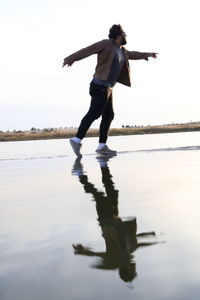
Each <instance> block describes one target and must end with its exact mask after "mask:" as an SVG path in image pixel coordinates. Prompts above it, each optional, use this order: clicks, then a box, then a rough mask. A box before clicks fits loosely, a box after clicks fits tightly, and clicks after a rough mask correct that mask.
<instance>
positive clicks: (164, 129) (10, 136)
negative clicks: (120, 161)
mask: <svg viewBox="0 0 200 300" xmlns="http://www.w3.org/2000/svg"><path fill="white" fill-rule="evenodd" d="M192 131H200V123H194V124H193V123H191V124H188V123H187V124H170V125H159V126H138V127H124V128H111V129H110V132H109V136H123V135H141V134H156V133H175V132H192ZM76 132H77V128H74V129H62V130H54V129H51V130H49V131H48V130H46V131H42V130H40V131H38V132H37V131H35V130H32V131H28V132H27V131H15V132H0V142H12V141H31V140H50V139H65V138H71V137H73V136H74V135H75V134H76ZM98 133H99V130H98V129H90V130H89V131H88V133H87V137H96V136H98Z"/></svg>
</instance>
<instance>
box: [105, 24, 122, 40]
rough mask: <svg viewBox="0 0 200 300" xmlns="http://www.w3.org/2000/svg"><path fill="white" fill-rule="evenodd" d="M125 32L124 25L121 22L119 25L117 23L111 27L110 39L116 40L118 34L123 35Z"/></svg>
mask: <svg viewBox="0 0 200 300" xmlns="http://www.w3.org/2000/svg"><path fill="white" fill-rule="evenodd" d="M123 33H124V30H123V29H122V26H121V25H120V24H118V25H116V24H115V25H113V26H112V27H111V28H110V31H109V35H108V37H109V39H113V40H115V39H116V38H117V36H118V35H121V34H123Z"/></svg>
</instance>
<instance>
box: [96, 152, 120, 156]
mask: <svg viewBox="0 0 200 300" xmlns="http://www.w3.org/2000/svg"><path fill="white" fill-rule="evenodd" d="M96 153H97V154H100V155H107V156H115V155H117V152H114V153H111V152H103V151H96Z"/></svg>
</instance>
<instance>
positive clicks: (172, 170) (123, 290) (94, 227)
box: [0, 134, 200, 300]
mask: <svg viewBox="0 0 200 300" xmlns="http://www.w3.org/2000/svg"><path fill="white" fill-rule="evenodd" d="M195 136H196V142H195V139H194V137H195ZM151 137H152V140H151ZM155 137H156V136H155V135H154V136H141V137H137V139H136V140H137V142H136V140H135V139H134V138H133V139H131V137H122V138H120V137H118V138H113V139H111V144H112V146H113V145H115V146H116V145H117V148H120V149H122V151H126V150H127V148H128V146H127V142H128V141H131V145H132V146H133V143H135V142H136V143H135V146H134V147H135V148H134V147H133V148H131V149H137V148H140V149H142V146H144V144H145V139H146V138H147V139H148V145H149V149H154V148H156V147H157V145H159V147H160V148H164V147H180V146H191V145H198V142H199V139H198V138H197V137H198V135H195V134H191V135H190V134H187V137H188V141H189V142H188V143H187V139H185V137H186V135H185V134H183V135H180V134H179V135H176V137H177V140H176V141H175V140H173V142H171V143H170V144H169V143H168V144H167V140H169V135H166V140H164V137H165V135H158V136H157V141H156V139H155ZM173 137H174V136H173ZM172 139H173V138H172ZM139 141H140V142H139ZM155 141H156V143H157V145H156V144H155V143H154V142H155ZM183 141H184V143H183ZM59 142H60V143H61V144H59ZM39 143H40V147H41V148H40V152H41V153H42V145H43V142H42V141H40V142H39ZM56 143H57V144H56V145H57V146H56V147H57V148H56V149H58V148H59V147H60V148H62V146H63V145H64V142H63V141H56ZM89 143H91V144H92V146H93V145H94V139H87V140H86V149H87V147H88V145H89ZM115 143H116V144H115ZM23 144H24V143H22V144H21V145H22V146H21V147H22V148H21V150H20V151H21V152H23V151H24V152H25V150H24V149H23ZM54 144H55V141H52V144H51V143H50V141H49V144H48V145H49V146H50V145H52V149H51V151H52V153H54V154H56V155H57V154H58V155H60V153H58V152H57V150H56V151H55V149H54V150H53V145H54ZM4 145H5V144H4ZM8 145H10V143H9V144H8ZM14 145H15V143H13V144H12V147H13V148H12V149H13V152H14V147H15V146H14ZM38 145H39V144H38ZM44 145H45V146H44V148H45V149H46V144H45V143H44ZM94 146H95V145H94ZM132 146H131V147H132ZM9 147H10V146H9ZM65 147H66V143H65ZM60 148H59V149H60ZM113 148H114V147H113ZM9 151H11V150H9ZM45 151H46V150H44V152H45ZM59 151H60V150H59ZM85 151H86V150H85ZM55 152H56V153H55ZM27 156H28V155H27ZM73 164H74V157H73V156H72V155H70V156H66V157H60V158H55V159H51V160H49V159H42V160H41V159H36V160H17V161H9V160H8V161H1V162H0V185H1V189H0V215H1V218H0V266H1V267H0V298H1V299H2V300H4V299H6V300H7V299H8V300H12V299H13V300H18V299H20V300H23V299H31V300H32V299H37V298H38V299H72V300H73V299H102V298H103V299H110V298H113V299H114V298H116V299H121V298H125V299H133V298H134V299H147V298H148V299H181V300H182V299H191V298H192V299H198V296H197V294H199V292H200V288H199V275H200V267H199V264H198V258H199V252H200V240H199V233H198V228H199V226H200V221H199V195H200V179H199V167H200V159H199V151H198V150H197V151H170V152H169V151H164V152H130V153H125V154H120V155H118V157H114V158H112V159H111V160H110V161H109V162H108V166H109V170H110V173H111V175H112V176H113V177H112V180H113V183H114V186H115V188H116V189H117V190H118V191H119V198H118V201H119V205H118V209H119V216H120V217H122V219H123V220H124V219H125V218H126V217H136V218H137V226H138V230H137V232H145V231H154V230H155V232H156V238H149V239H148V241H165V243H158V244H157V245H154V246H150V247H145V248H139V249H138V250H137V251H135V252H134V253H133V255H134V261H135V263H136V272H137V277H136V278H135V279H134V280H133V282H132V283H131V284H127V283H124V282H123V281H122V280H121V279H120V277H119V275H118V271H117V270H114V271H110V270H109V271H107V270H97V269H95V268H92V267H91V266H94V265H95V264H96V262H97V257H88V256H82V255H74V249H73V247H72V244H77V243H81V244H83V245H85V246H88V247H91V249H92V250H93V251H102V252H103V251H105V242H104V239H103V237H102V233H101V228H100V226H99V225H98V221H97V218H98V216H97V212H96V208H95V201H92V195H91V194H89V193H85V192H84V189H83V186H82V184H81V183H80V182H79V180H78V177H76V176H71V170H72V167H73ZM82 164H83V168H84V171H85V173H86V174H87V176H88V180H89V181H90V182H91V183H93V184H94V185H95V187H96V188H97V189H98V190H101V191H104V187H103V184H102V178H101V169H100V166H99V162H98V161H97V160H96V157H95V156H93V155H90V156H84V157H83V159H82ZM142 240H143V239H142V238H141V239H140V241H142Z"/></svg>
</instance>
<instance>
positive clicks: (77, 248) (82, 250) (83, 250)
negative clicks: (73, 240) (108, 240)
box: [72, 244, 105, 258]
mask: <svg viewBox="0 0 200 300" xmlns="http://www.w3.org/2000/svg"><path fill="white" fill-rule="evenodd" d="M72 246H73V248H74V253H75V254H80V255H86V256H99V257H102V258H103V257H104V256H105V252H95V251H92V250H91V249H90V248H88V247H84V246H83V245H81V244H76V245H75V244H74V245H72Z"/></svg>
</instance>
